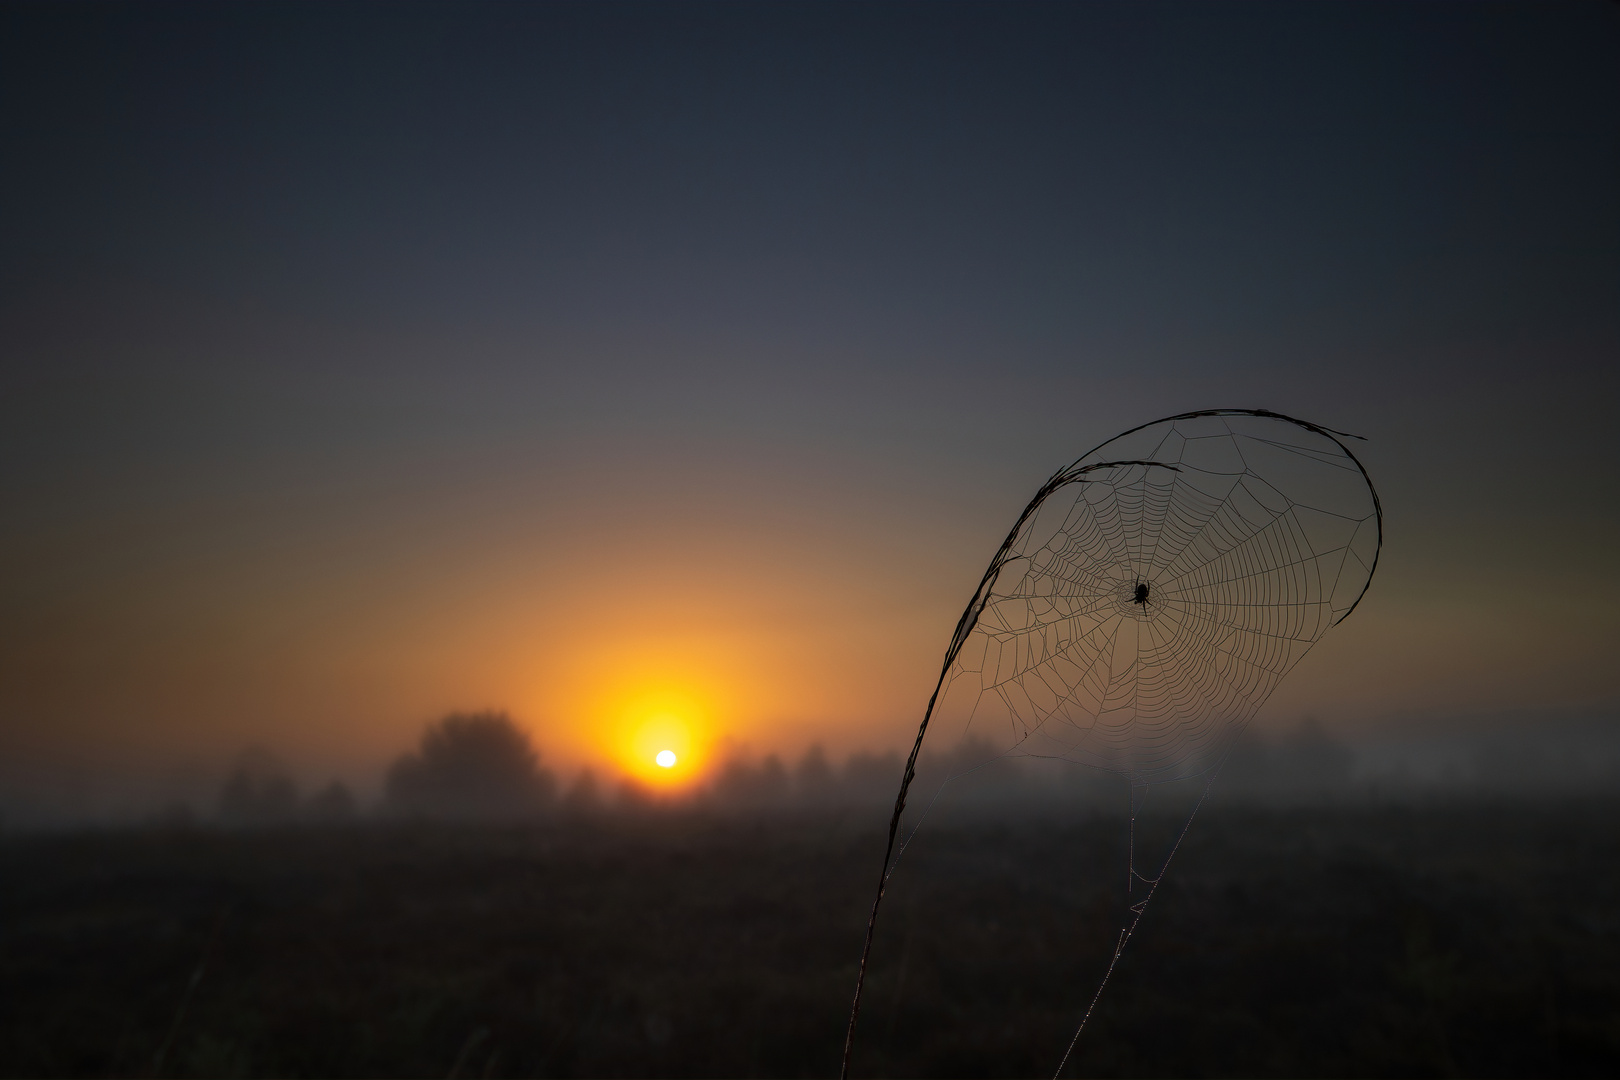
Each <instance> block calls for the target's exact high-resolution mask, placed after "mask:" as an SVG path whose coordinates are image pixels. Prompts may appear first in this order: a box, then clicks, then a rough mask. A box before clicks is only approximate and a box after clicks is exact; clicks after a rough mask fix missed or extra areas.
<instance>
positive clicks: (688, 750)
mask: <svg viewBox="0 0 1620 1080" xmlns="http://www.w3.org/2000/svg"><path fill="white" fill-rule="evenodd" d="M613 713H614V717H613V722H612V725H611V728H610V731H611V735H610V744H611V745H610V746H609V747H608V748H607V749H608V750H609V753H610V756H611V758H612V760H613V763H614V764H615V765H616V766H617V767H618V768H619V769H621V770H622V771H623V772H624V774H625V775H626V776H627V777H628V778H630V779H632V780H634V781H636V782H637V783H640V784H644V785H646V786H647V787H649V788H651V789H653V790H657V791H667V792H674V791H679V790H681V789H684V788H688V787H691V786H692V785H693V784H695V783H696V782H698V781H699V780H701V779H702V777H703V773H704V768H703V767H704V765H705V763H706V759H707V758H708V757H709V747H710V746H711V745H712V744H713V742H714V736H715V732H714V718H713V714H712V710H711V709H710V708H709V707H708V706H707V704H706V703H705V702H704V701H703V700H702V699H701V698H699V697H698V696H697V695H695V694H692V693H689V692H684V691H681V690H674V689H662V688H660V689H650V690H643V691H640V692H638V693H633V694H629V695H626V696H625V697H624V698H623V699H621V701H620V702H619V703H618V705H617V706H616V707H615V708H614V709H613Z"/></svg>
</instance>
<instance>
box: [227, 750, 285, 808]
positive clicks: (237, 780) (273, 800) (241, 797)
mask: <svg viewBox="0 0 1620 1080" xmlns="http://www.w3.org/2000/svg"><path fill="white" fill-rule="evenodd" d="M297 812H298V786H297V785H296V784H294V783H293V781H292V778H291V777H289V776H288V775H287V773H286V770H285V769H284V768H283V767H282V765H281V763H280V762H279V761H277V760H276V759H275V757H273V756H272V755H271V754H270V753H268V752H267V751H264V750H259V749H255V750H249V751H248V752H247V753H245V754H243V755H242V757H241V759H240V760H239V761H238V762H237V766H236V769H235V770H234V771H233V772H232V773H231V775H230V777H229V778H228V779H227V780H226V781H225V786H224V787H223V788H222V789H221V790H220V793H219V818H220V820H221V821H222V822H224V823H225V824H226V825H232V826H237V827H242V826H247V827H254V826H262V825H279V824H282V823H284V822H287V821H291V820H292V818H293V816H294V815H295V814H296V813H297Z"/></svg>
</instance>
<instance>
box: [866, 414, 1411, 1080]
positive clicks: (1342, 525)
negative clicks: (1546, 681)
mask: <svg viewBox="0 0 1620 1080" xmlns="http://www.w3.org/2000/svg"><path fill="white" fill-rule="evenodd" d="M1340 434H1341V433H1337V432H1332V431H1330V430H1328V429H1326V428H1322V427H1319V426H1317V425H1314V424H1310V423H1307V422H1304V421H1300V420H1295V419H1293V418H1292V417H1286V416H1282V415H1280V414H1277V413H1271V412H1267V411H1264V410H1236V409H1233V410H1213V411H1208V412H1199V413H1188V414H1184V415H1181V416H1176V417H1170V418H1167V419H1165V420H1160V421H1155V422H1154V423H1151V424H1145V425H1143V426H1141V427H1139V428H1134V429H1132V430H1131V431H1128V432H1126V433H1124V434H1123V435H1120V436H1117V437H1115V438H1114V439H1111V440H1109V441H1108V442H1106V443H1103V444H1102V445H1101V446H1099V447H1097V448H1096V449H1095V450H1093V451H1091V452H1090V453H1089V454H1087V455H1085V456H1084V457H1082V458H1080V459H1078V460H1077V461H1075V462H1074V463H1073V464H1072V465H1070V466H1068V467H1067V468H1065V469H1060V470H1059V471H1058V472H1057V473H1055V474H1053V476H1052V478H1051V479H1050V480H1048V481H1047V483H1046V484H1045V485H1043V486H1042V488H1041V489H1040V491H1039V492H1037V493H1036V496H1035V498H1034V499H1032V500H1031V501H1030V503H1029V505H1028V506H1027V507H1026V508H1025V510H1024V512H1023V514H1022V515H1020V517H1019V518H1018V521H1017V523H1016V524H1015V525H1014V526H1013V528H1012V531H1011V532H1010V533H1009V534H1008V535H1007V539H1006V541H1005V542H1004V543H1003V544H1002V546H1001V548H1000V550H999V551H998V552H997V553H996V557H995V558H994V559H992V560H991V563H990V566H989V568H988V569H987V570H986V571H985V574H984V577H983V579H982V580H981V582H980V584H979V588H978V590H977V591H976V592H975V593H974V596H973V599H972V600H971V601H970V602H969V604H968V607H967V609H966V610H965V611H964V612H963V614H962V617H961V619H960V620H959V622H958V623H957V627H956V632H955V633H954V634H953V636H952V639H951V643H950V647H949V648H948V649H947V651H946V655H945V660H944V664H943V665H942V667H941V671H940V678H939V683H938V685H937V686H936V688H935V691H934V694H933V696H932V697H931V698H930V699H929V702H928V708H927V710H926V711H925V713H924V716H923V720H922V723H921V725H920V726H919V728H918V732H917V739H916V742H915V744H914V745H913V747H912V751H911V756H910V758H909V760H908V761H907V764H906V770H905V774H904V776H903V778H902V781H901V786H900V793H899V795H898V797H897V798H896V801H895V807H894V813H893V816H892V818H891V820H890V827H889V843H888V848H887V850H886V851H885V853H884V863H883V872H882V875H881V877H880V879H879V884H878V889H877V895H876V897H875V899H874V901H873V905H872V915H871V918H870V920H869V921H868V925H867V938H866V947H865V950H864V951H863V953H862V957H861V966H860V974H859V976H858V977H857V982H856V990H855V1000H854V1002H853V1004H852V1007H851V1010H850V1025H849V1032H848V1036H847V1037H846V1040H845V1046H844V1063H843V1075H844V1076H846V1077H847V1076H848V1072H849V1057H850V1052H851V1049H852V1047H853V1041H854V1033H855V1024H856V1020H857V1018H858V1016H859V1012H860V996H861V987H862V985H863V984H864V981H865V976H866V969H867V962H868V959H869V958H870V953H871V945H872V936H873V933H874V931H875V928H876V923H877V913H878V909H879V907H880V905H881V904H882V900H883V895H884V892H885V890H886V887H887V884H888V881H889V878H890V877H891V876H892V874H893V873H894V870H895V867H896V865H897V864H898V861H899V854H900V853H901V852H903V851H904V847H905V844H901V845H900V847H899V851H897V849H896V841H897V839H898V838H899V833H900V827H901V820H902V816H903V814H904V812H905V807H906V795H907V790H908V788H909V787H910V785H911V783H912V781H913V780H914V779H915V777H916V764H917V757H918V754H919V752H920V751H921V749H922V743H923V737H924V735H925V734H926V733H927V730H928V726H929V722H930V720H931V719H933V718H934V713H935V707H936V705H939V706H942V710H941V711H942V714H944V715H952V714H958V713H960V714H965V720H963V722H962V727H961V728H960V731H961V733H963V734H966V733H967V732H968V731H969V730H972V731H973V732H974V733H976V734H979V735H986V734H988V735H989V736H990V737H991V738H992V741H993V744H994V745H996V746H997V747H998V748H999V755H998V756H1003V757H1012V756H1022V757H1038V758H1056V759H1060V760H1065V761H1071V762H1076V763H1079V764H1083V765H1089V766H1093V767H1096V768H1100V769H1104V770H1107V771H1110V772H1114V773H1118V774H1121V775H1123V776H1124V777H1126V778H1128V779H1129V780H1130V782H1131V789H1132V793H1133V797H1132V802H1133V809H1132V819H1133V821H1134V817H1135V793H1136V792H1137V791H1138V790H1139V789H1140V790H1142V791H1144V792H1145V791H1146V789H1147V788H1148V787H1149V786H1150V785H1153V784H1158V783H1166V782H1170V781H1175V780H1182V779H1187V778H1190V777H1195V776H1202V777H1204V778H1205V784H1204V793H1205V795H1207V793H1208V790H1209V785H1210V784H1212V783H1213V781H1214V775H1215V773H1216V771H1217V770H1218V768H1219V765H1220V763H1221V761H1222V760H1223V759H1224V757H1225V755H1226V753H1227V751H1228V750H1229V749H1230V747H1231V745H1232V742H1233V740H1234V739H1235V738H1236V736H1237V735H1238V734H1239V733H1240V732H1241V731H1242V729H1243V727H1244V726H1245V725H1246V724H1247V723H1248V722H1249V720H1250V719H1252V718H1253V716H1254V714H1255V712H1256V711H1257V710H1258V709H1259V708H1260V706H1261V705H1262V704H1264V702H1265V700H1266V698H1267V697H1268V696H1269V695H1270V694H1271V692H1272V691H1273V690H1274V689H1275V688H1276V686H1277V684H1278V682H1280V681H1281V679H1282V677H1283V676H1284V675H1285V674H1287V672H1288V671H1289V669H1291V668H1292V667H1293V666H1294V665H1295V664H1296V663H1298V661H1299V660H1300V658H1301V657H1303V656H1304V655H1305V653H1306V652H1307V651H1308V650H1309V649H1310V648H1311V646H1312V645H1314V644H1315V643H1316V642H1317V641H1319V640H1320V639H1321V637H1322V636H1323V635H1324V634H1325V633H1326V632H1327V630H1328V629H1329V628H1330V627H1332V626H1334V625H1336V624H1337V623H1339V622H1341V621H1343V620H1344V619H1345V618H1346V617H1347V616H1348V615H1349V614H1350V612H1351V611H1353V610H1354V609H1355V607H1356V605H1357V604H1358V603H1359V602H1360V600H1361V597H1362V596H1363V595H1364V594H1365V592H1366V590H1367V587H1368V585H1369V583H1370V581H1371V578H1372V575H1373V572H1374V570H1375V569H1376V567H1377V562H1378V554H1379V549H1380V548H1381V546H1382V541H1383V520H1382V511H1381V508H1380V506H1379V503H1378V496H1377V493H1376V492H1375V491H1374V489H1373V487H1372V484H1371V481H1370V480H1369V479H1368V477H1367V474H1366V470H1365V469H1364V468H1363V467H1362V466H1361V463H1360V462H1359V461H1358V460H1357V459H1356V457H1355V455H1354V454H1352V453H1351V452H1350V451H1349V449H1348V448H1347V447H1346V446H1345V445H1344V443H1343V442H1341V441H1340V439H1339V437H1338V436H1339V435H1340ZM1349 437H1352V438H1353V437H1354V436H1349ZM944 715H942V717H941V718H942V719H944ZM954 718H955V717H954V716H953V719H954ZM950 779H953V778H948V779H946V780H945V781H944V782H943V783H942V784H941V786H940V789H939V790H940V791H943V789H944V787H945V785H948V784H949V783H950ZM935 798H936V799H937V798H938V793H937V792H936V795H935ZM1202 803H1203V798H1202V797H1200V799H1199V800H1198V805H1202ZM930 805H932V803H930ZM1196 812H1197V806H1195V807H1194V809H1193V813H1194V814H1196ZM924 816H926V814H925V815H924ZM1191 820H1192V817H1191V815H1189V817H1188V819H1187V823H1186V824H1185V825H1184V826H1183V828H1182V830H1181V832H1180V833H1179V834H1178V837H1177V839H1176V842H1175V845H1174V846H1173V847H1172V849H1171V851H1170V856H1171V857H1173V856H1174V854H1175V850H1176V849H1177V848H1179V846H1180V843H1181V840H1182V838H1184V837H1185V835H1186V829H1187V827H1188V826H1190V824H1191ZM920 824H921V822H920V821H919V822H917V823H916V824H915V825H913V827H912V829H911V830H910V834H911V835H914V834H915V831H916V828H917V827H918V826H920ZM908 842H909V836H908ZM1134 858H1135V856H1134V851H1133V854H1132V860H1133V861H1132V868H1131V871H1130V876H1131V881H1132V884H1133V886H1134V884H1135V883H1136V882H1137V881H1138V880H1140V881H1141V882H1144V883H1146V884H1147V886H1148V892H1147V895H1146V896H1145V897H1144V898H1143V899H1142V900H1141V901H1139V902H1137V903H1135V904H1132V905H1131V908H1130V910H1131V912H1132V918H1131V920H1130V922H1129V924H1128V925H1127V926H1126V927H1124V928H1122V930H1121V932H1120V936H1119V939H1118V942H1117V944H1116V947H1115V950H1114V955H1113V958H1112V960H1111V961H1110V963H1109V966H1108V971H1107V973H1105V974H1104V976H1103V979H1102V982H1101V984H1099V986H1098V988H1097V995H1096V997H1094V998H1093V999H1092V1002H1091V1006H1090V1007H1089V1008H1088V1009H1087V1010H1086V1013H1085V1018H1083V1019H1082V1020H1081V1024H1080V1028H1079V1029H1077V1030H1076V1032H1075V1038H1074V1041H1073V1042H1071V1043H1070V1046H1069V1051H1070V1052H1071V1053H1072V1051H1073V1049H1074V1044H1075V1042H1077V1041H1078V1039H1079V1035H1080V1030H1083V1029H1084V1026H1085V1019H1087V1018H1089V1017H1090V1015H1091V1012H1092V1010H1093V1009H1094V1008H1095V1006H1096V1002H1097V999H1098V998H1100V996H1101V994H1102V989H1103V987H1104V986H1106V984H1107V981H1108V977H1109V975H1111V974H1112V972H1113V970H1114V966H1115V964H1117V962H1118V960H1119V956H1120V953H1121V952H1122V951H1123V949H1124V946H1125V943H1126V942H1127V941H1128V940H1129V939H1130V937H1131V935H1132V933H1134V931H1135V929H1136V925H1137V923H1138V922H1139V921H1140V919H1141V916H1142V913H1143V911H1144V910H1145V909H1146V907H1147V904H1148V902H1149V901H1150V900H1151V899H1152V896H1153V893H1154V891H1155V890H1156V889H1157V885H1158V882H1159V881H1160V880H1161V879H1162V877H1163V875H1164V871H1165V869H1167V868H1168V865H1169V857H1167V858H1166V859H1165V861H1164V863H1163V865H1161V866H1160V867H1159V871H1158V873H1157V874H1155V875H1154V876H1153V877H1151V878H1149V877H1146V876H1144V875H1141V874H1138V873H1137V872H1136V870H1135V863H1134ZM1068 1057H1069V1053H1065V1055H1064V1063H1065V1064H1066V1063H1067V1061H1068ZM1062 1068H1063V1065H1061V1064H1060V1065H1059V1070H1060V1071H1061V1069H1062Z"/></svg>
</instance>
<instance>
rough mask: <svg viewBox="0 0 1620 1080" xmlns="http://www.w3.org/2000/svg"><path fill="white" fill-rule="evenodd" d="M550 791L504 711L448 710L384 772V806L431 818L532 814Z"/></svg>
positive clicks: (543, 772) (546, 774)
mask: <svg viewBox="0 0 1620 1080" xmlns="http://www.w3.org/2000/svg"><path fill="white" fill-rule="evenodd" d="M555 793H556V782H555V780H554V779H553V777H552V775H551V773H550V772H548V771H546V770H545V769H542V768H541V767H540V756H539V754H538V753H536V751H535V749H534V746H533V744H532V743H531V742H530V741H529V737H528V736H527V735H526V734H524V733H523V732H522V731H521V730H519V728H518V727H517V725H515V724H513V723H512V721H511V718H509V717H508V716H507V715H506V714H505V713H499V712H481V713H454V714H452V715H450V716H447V717H445V718H444V719H443V720H440V721H439V722H438V723H436V724H432V725H430V726H429V727H428V729H427V731H426V732H424V733H423V735H422V743H421V746H420V747H419V749H418V750H417V751H416V752H415V753H410V754H406V755H404V756H403V757H401V758H400V759H399V760H398V761H397V762H395V763H394V767H393V768H392V769H390V770H389V772H388V787H387V797H388V804H389V806H390V807H392V808H393V809H395V810H399V811H403V812H405V813H409V814H422V815H427V816H432V817H456V818H497V817H515V816H521V815H524V814H532V813H535V812H537V811H539V810H542V809H544V808H545V807H547V806H549V805H550V804H551V802H552V800H553V798H554V796H555Z"/></svg>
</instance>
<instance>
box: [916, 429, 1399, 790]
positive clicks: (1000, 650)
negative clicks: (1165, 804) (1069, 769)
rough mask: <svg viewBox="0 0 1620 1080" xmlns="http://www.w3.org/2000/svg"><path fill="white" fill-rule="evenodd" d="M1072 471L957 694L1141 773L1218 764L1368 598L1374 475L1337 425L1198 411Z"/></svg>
mask: <svg viewBox="0 0 1620 1080" xmlns="http://www.w3.org/2000/svg"><path fill="white" fill-rule="evenodd" d="M1059 478H1061V480H1062V482H1060V483H1059V484H1057V485H1056V486H1053V485H1050V484H1049V485H1048V486H1049V487H1051V488H1052V490H1051V491H1049V492H1048V493H1047V494H1046V495H1045V497H1044V498H1042V499H1040V501H1039V502H1038V504H1037V505H1035V506H1034V507H1033V511H1034V512H1033V513H1029V514H1028V515H1027V516H1026V518H1025V519H1024V520H1023V521H1022V522H1021V525H1020V528H1019V529H1017V530H1016V531H1015V533H1014V535H1013V536H1012V537H1011V538H1010V540H1011V543H1010V544H1009V545H1007V546H1006V547H1005V549H1004V551H1003V553H1002V555H1001V556H999V561H1000V565H999V567H998V568H997V572H996V573H995V575H994V576H993V578H992V580H991V581H990V582H989V586H990V587H989V588H988V589H986V590H984V591H983V593H982V596H981V597H980V598H979V601H980V610H979V612H978V616H977V619H976V621H975V623H974V625H973V627H972V629H971V631H970V632H969V633H968V634H966V635H965V637H964V639H963V640H962V642H961V646H960V648H959V649H958V650H957V653H956V655H955V657H954V658H953V661H952V663H951V664H950V665H948V670H947V673H946V678H945V683H946V685H947V690H948V694H947V700H948V701H952V702H959V701H962V700H964V699H970V701H971V704H970V705H968V707H967V713H968V722H967V724H966V725H964V730H967V729H969V728H970V729H971V730H973V731H974V732H976V733H978V734H981V735H986V736H988V737H990V738H991V740H992V741H994V742H998V743H1000V744H1002V745H1004V746H1005V747H1006V749H1007V750H1008V751H1010V752H1012V753H1015V754H1023V755H1029V756H1040V757H1056V758H1062V759H1065V760H1069V761H1075V762H1078V763H1081V764H1085V765H1091V766H1095V767H1098V768H1102V769H1106V770H1108V771H1111V772H1116V773H1120V774H1122V775H1124V776H1126V777H1128V778H1130V779H1131V780H1133V781H1138V782H1143V783H1159V782H1164V781H1170V780H1177V779H1183V778H1186V777H1189V776H1194V775H1198V774H1201V773H1204V772H1207V771H1208V770H1209V769H1210V768H1211V767H1212V766H1214V765H1215V764H1216V763H1217V762H1218V761H1219V760H1220V759H1221V758H1222V757H1223V756H1224V754H1225V751H1226V749H1227V748H1228V747H1229V746H1230V744H1231V741H1232V739H1233V738H1234V737H1235V736H1236V735H1237V734H1238V733H1239V732H1241V730H1242V729H1243V727H1244V725H1246V724H1247V723H1248V721H1249V720H1250V719H1251V718H1252V717H1253V716H1254V714H1255V712H1256V711H1257V710H1258V709H1259V708H1260V706H1261V705H1262V704H1264V702H1265V700H1266V698H1267V697H1269V696H1270V694H1271V692H1272V691H1273V690H1274V689H1275V688H1276V686H1277V684H1278V683H1279V682H1280V681H1281V680H1282V678H1283V676H1284V675H1286V674H1287V673H1288V671H1289V669H1291V668H1292V667H1293V666H1294V665H1295V664H1296V663H1298V662H1299V660H1300V658H1301V657H1303V656H1304V655H1305V653H1306V652H1307V651H1308V650H1309V649H1310V647H1311V646H1312V645H1314V644H1315V643H1316V642H1317V641H1319V640H1320V639H1321V638H1322V636H1323V635H1324V634H1325V633H1326V632H1327V631H1328V629H1329V628H1330V627H1332V626H1333V625H1334V624H1336V623H1337V622H1339V621H1340V620H1342V619H1343V618H1344V617H1345V616H1346V615H1348V614H1349V613H1350V611H1351V609H1353V608H1354V607H1355V605H1356V603H1357V602H1358V601H1359V600H1360V598H1361V596H1362V594H1363V593H1364V592H1365V591H1366V588H1367V584H1368V582H1369V580H1370V579H1371V577H1372V572H1373V567H1374V565H1375V564H1376V561H1377V557H1378V547H1379V531H1380V529H1379V512H1378V506H1377V502H1376V496H1375V495H1374V493H1373V490H1372V487H1371V485H1370V484H1368V482H1367V480H1366V477H1365V473H1364V472H1363V471H1362V469H1361V466H1360V465H1359V463H1358V462H1357V461H1356V459H1355V458H1354V457H1353V456H1351V455H1350V453H1349V451H1347V450H1346V449H1345V448H1344V446H1343V444H1342V443H1340V442H1338V440H1337V439H1335V438H1334V437H1333V435H1332V434H1330V433H1327V432H1326V431H1325V430H1324V429H1320V428H1313V427H1306V426H1302V425H1300V424H1299V423H1297V422H1294V421H1289V420H1286V419H1282V418H1277V417H1272V416H1269V415H1254V414H1216V415H1197V414H1195V415H1192V416H1188V417H1179V418H1176V419H1173V420H1168V421H1161V422H1159V423H1156V424H1151V425H1148V426H1147V427H1145V428H1142V429H1139V430H1138V431H1135V432H1131V433H1128V434H1126V435H1124V436H1120V437H1119V438H1116V439H1113V440H1110V441H1109V442H1108V443H1105V444H1104V445H1103V446H1101V447H1099V448H1098V449H1097V450H1094V451H1093V452H1092V453H1090V454H1088V455H1086V457H1084V458H1081V459H1080V460H1079V461H1078V462H1076V463H1075V464H1074V465H1072V466H1070V468H1069V469H1067V470H1064V472H1063V473H1060V474H1059V477H1058V478H1054V479H1059ZM1139 586H1146V595H1145V602H1141V603H1138V602H1137V600H1136V597H1137V593H1138V587H1139Z"/></svg>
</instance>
